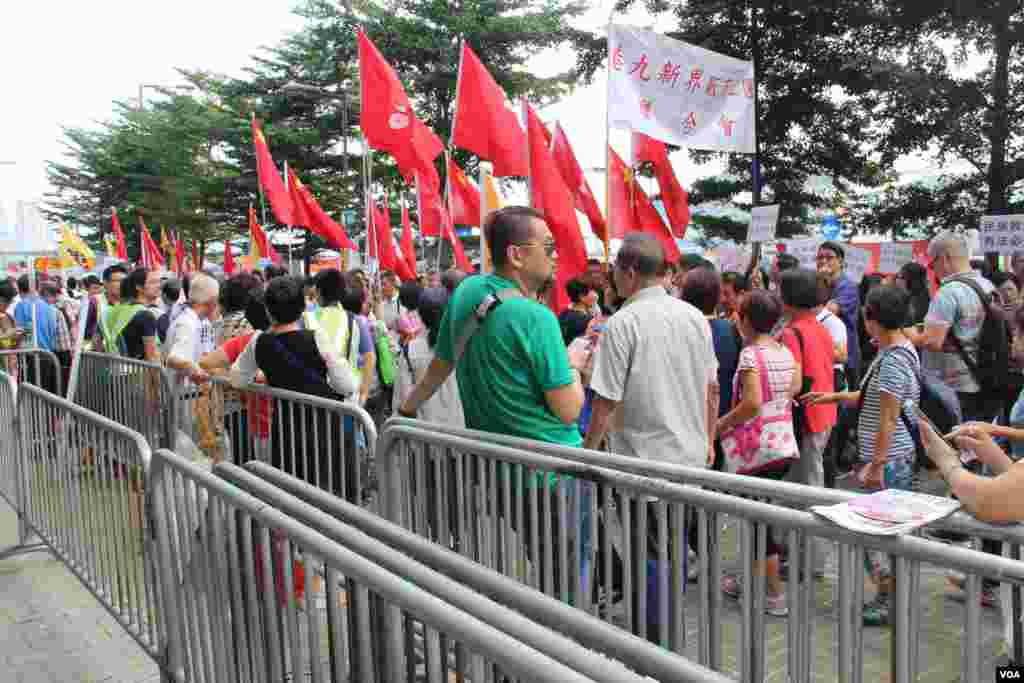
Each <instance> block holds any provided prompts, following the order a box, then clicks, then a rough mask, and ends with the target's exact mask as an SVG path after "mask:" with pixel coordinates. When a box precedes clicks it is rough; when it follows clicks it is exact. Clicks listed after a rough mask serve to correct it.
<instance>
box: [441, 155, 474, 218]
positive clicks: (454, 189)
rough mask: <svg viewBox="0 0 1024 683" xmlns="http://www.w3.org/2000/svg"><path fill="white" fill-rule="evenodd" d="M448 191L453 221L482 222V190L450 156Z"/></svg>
mask: <svg viewBox="0 0 1024 683" xmlns="http://www.w3.org/2000/svg"><path fill="white" fill-rule="evenodd" d="M448 191H449V192H450V193H451V200H450V201H451V206H452V222H453V223H455V225H479V224H480V191H479V190H478V189H477V188H476V187H475V186H474V185H473V183H472V182H471V181H470V180H469V178H467V177H466V174H465V173H464V172H463V171H462V169H461V168H459V165H458V164H457V163H456V162H455V159H452V158H451V156H448Z"/></svg>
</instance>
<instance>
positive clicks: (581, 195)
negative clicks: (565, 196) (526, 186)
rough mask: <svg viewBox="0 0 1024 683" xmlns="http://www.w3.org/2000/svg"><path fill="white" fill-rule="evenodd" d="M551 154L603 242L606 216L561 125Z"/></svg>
mask: <svg viewBox="0 0 1024 683" xmlns="http://www.w3.org/2000/svg"><path fill="white" fill-rule="evenodd" d="M551 156H552V157H553V158H554V160H555V165H556V166H558V170H559V172H560V173H561V174H562V180H564V181H565V184H566V186H567V187H568V188H569V192H570V193H571V194H572V197H573V201H574V202H575V203H576V208H577V209H578V210H579V211H582V212H583V213H584V214H586V216H587V220H588V221H590V229H591V230H593V231H594V234H595V235H597V236H598V237H599V238H600V239H601V241H602V242H603V241H606V240H607V231H608V224H607V223H605V220H604V216H602V215H601V209H600V208H598V206H597V200H596V199H595V198H594V193H593V192H591V190H590V183H588V182H587V177H586V176H585V175H583V169H582V168H581V167H580V162H579V161H577V160H576V154H575V153H574V152H573V151H572V146H571V145H570V144H569V138H567V137H566V136H565V131H564V130H562V126H561V125H556V126H555V134H554V137H553V140H552V143H551Z"/></svg>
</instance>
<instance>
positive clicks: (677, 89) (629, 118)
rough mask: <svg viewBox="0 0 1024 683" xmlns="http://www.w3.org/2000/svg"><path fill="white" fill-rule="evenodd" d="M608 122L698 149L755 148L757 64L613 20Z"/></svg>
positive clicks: (609, 47)
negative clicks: (755, 74)
mask: <svg viewBox="0 0 1024 683" xmlns="http://www.w3.org/2000/svg"><path fill="white" fill-rule="evenodd" d="M608 49H609V52H608V59H609V71H608V74H609V76H608V123H609V125H611V126H612V127H615V128H630V129H633V130H635V131H637V132H640V133H644V134H645V135H649V136H650V137H652V138H655V139H657V140H662V141H664V142H669V143H675V144H681V145H685V146H687V147H691V148H695V149H710V150H719V151H730V152H741V153H746V154H752V153H753V152H754V90H755V83H754V68H753V64H752V63H751V62H744V61H741V60H738V59H733V58H732V57H727V56H725V55H721V54H718V53H716V52H711V51H710V50H705V49H704V48H700V47H696V46H694V45H689V44H687V43H683V42H680V41H677V40H673V39H671V38H668V37H666V36H664V35H661V34H658V33H655V32H653V31H647V30H643V29H638V28H633V27H630V26H617V25H614V24H613V25H612V26H611V27H610V30H609V36H608Z"/></svg>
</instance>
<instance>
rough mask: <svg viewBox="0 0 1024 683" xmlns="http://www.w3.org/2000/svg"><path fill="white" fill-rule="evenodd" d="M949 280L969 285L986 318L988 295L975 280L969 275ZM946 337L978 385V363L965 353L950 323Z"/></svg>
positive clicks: (965, 350) (979, 380)
mask: <svg viewBox="0 0 1024 683" xmlns="http://www.w3.org/2000/svg"><path fill="white" fill-rule="evenodd" d="M951 282H959V283H960V284H962V285H967V286H968V287H970V288H971V289H972V290H973V291H974V293H975V294H976V295H977V296H978V299H979V300H980V301H981V307H982V309H984V311H985V317H986V318H987V317H988V316H989V311H988V306H989V303H990V300H989V297H988V295H987V294H985V291H984V290H983V289H982V288H981V287H980V286H979V285H978V283H977V282H975V281H974V280H973V279H972V278H969V277H955V278H953V279H952V280H951ZM981 324H982V325H984V324H985V323H984V321H982V323H981ZM979 334H980V331H979ZM948 337H949V341H950V342H951V343H952V344H953V347H954V348H955V349H956V352H957V353H958V354H959V355H960V359H961V360H963V362H964V365H966V366H967V369H968V370H969V371H970V373H971V377H973V378H974V381H975V382H977V383H978V384H979V385H980V384H981V378H979V377H978V371H979V368H978V363H977V362H976V361H974V360H972V359H971V356H970V354H968V353H967V349H965V348H964V347H963V344H961V343H960V340H959V339H958V338H957V336H956V333H955V332H954V331H953V326H952V325H950V329H949V334H948Z"/></svg>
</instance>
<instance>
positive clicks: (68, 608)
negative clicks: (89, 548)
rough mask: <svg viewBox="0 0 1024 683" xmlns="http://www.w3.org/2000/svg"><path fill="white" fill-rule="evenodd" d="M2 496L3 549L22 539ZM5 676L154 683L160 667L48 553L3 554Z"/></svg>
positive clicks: (30, 681)
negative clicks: (6, 557)
mask: <svg viewBox="0 0 1024 683" xmlns="http://www.w3.org/2000/svg"><path fill="white" fill-rule="evenodd" d="M15 524H16V517H15V515H14V512H13V511H12V510H11V508H10V507H8V506H7V504H6V503H5V502H3V501H2V500H0V548H7V547H10V546H11V545H13V544H15V543H16V542H17V531H16V526H15ZM0 672H2V673H0V680H3V681H4V682H5V683H22V682H24V683H50V682H51V681H53V682H55V683H56V682H59V683H68V682H71V681H74V682H80V683H100V682H101V681H102V682H103V683H143V682H145V683H150V682H151V681H152V682H155V681H157V680H159V675H158V671H157V667H156V665H155V664H154V663H153V660H152V659H150V658H149V656H148V655H147V654H146V653H145V652H143V650H142V649H141V648H140V647H139V646H138V644H137V643H136V642H135V641H134V640H133V639H132V638H131V637H129V636H128V635H127V634H126V633H125V631H124V629H122V628H121V627H120V626H119V625H118V624H117V622H116V621H114V619H113V618H111V617H110V615H109V614H108V613H107V611H106V610H104V609H103V608H102V607H100V605H99V603H98V602H96V599H95V598H93V596H92V594H91V593H89V591H87V590H86V589H85V588H84V587H82V584H81V583H80V582H79V581H78V579H76V578H75V577H74V576H73V575H72V574H71V573H70V572H69V571H68V570H67V569H66V568H65V567H64V565H63V564H61V562H60V561H58V560H57V559H55V558H54V557H53V556H52V555H51V554H49V553H47V552H32V553H27V554H22V555H17V556H14V557H11V558H8V559H5V560H0Z"/></svg>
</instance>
